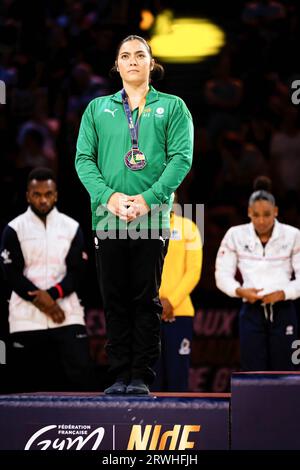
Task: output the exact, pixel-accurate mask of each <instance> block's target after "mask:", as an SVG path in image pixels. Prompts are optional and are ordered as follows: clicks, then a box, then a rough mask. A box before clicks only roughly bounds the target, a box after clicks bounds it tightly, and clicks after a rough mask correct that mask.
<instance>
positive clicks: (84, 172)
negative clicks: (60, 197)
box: [76, 36, 193, 394]
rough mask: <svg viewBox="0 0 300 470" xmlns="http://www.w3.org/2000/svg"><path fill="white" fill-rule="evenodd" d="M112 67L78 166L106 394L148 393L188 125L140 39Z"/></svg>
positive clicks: (189, 150) (83, 132)
mask: <svg viewBox="0 0 300 470" xmlns="http://www.w3.org/2000/svg"><path fill="white" fill-rule="evenodd" d="M114 68H115V70H116V71H117V72H119V73H120V76H121V78H122V82H123V89H122V90H121V91H119V92H117V93H115V94H113V95H110V96H105V97H100V98H96V99H94V100H93V101H91V102H90V103H89V105H88V107H87V109H86V110H85V112H84V114H83V117H82V121H81V126H80V131H79V135H78V141H77V153H76V170H77V173H78V176H79V178H80V180H81V181H82V183H83V185H84V186H85V187H86V189H87V191H88V192H89V194H90V198H91V207H92V223H93V230H95V248H96V261H97V270H98V275H99V282H100V289H101V293H102V298H103V305H104V311H105V317H106V329H107V338H108V342H107V353H108V360H109V365H110V371H111V373H112V376H113V378H114V383H113V385H112V386H110V387H108V388H107V389H106V390H105V393H107V394H124V393H127V394H148V393H149V389H148V386H147V384H149V383H151V381H152V380H153V377H154V373H153V370H152V366H153V365H154V363H155V362H156V360H157V358H158V355H159V350H160V339H159V338H160V315H161V311H162V308H161V305H160V302H159V297H158V289H159V286H160V281H161V272H162V267H163V260H164V256H165V254H166V251H167V242H168V240H166V238H165V237H166V233H168V230H169V224H170V220H169V219H170V218H169V215H170V210H171V207H172V201H173V192H174V191H175V190H176V189H177V188H178V186H179V185H180V183H181V182H182V180H183V179H184V177H185V176H186V174H187V173H188V171H189V170H190V167H191V163H192V154H193V124H192V118H191V114H190V112H189V110H188V109H187V107H186V105H185V103H184V102H183V101H182V100H181V99H180V98H178V97H177V96H174V95H169V94H165V93H161V92H158V91H156V90H155V89H154V88H153V87H152V86H151V85H150V84H149V82H150V76H151V74H152V73H153V72H157V70H159V71H161V70H162V67H161V66H159V65H158V64H156V63H155V61H154V59H153V57H152V52H151V48H150V46H149V45H148V43H147V42H146V41H145V40H144V39H143V38H141V37H139V36H129V37H127V38H125V39H124V40H123V41H122V42H121V44H120V46H119V48H118V50H117V56H116V62H115V67H114Z"/></svg>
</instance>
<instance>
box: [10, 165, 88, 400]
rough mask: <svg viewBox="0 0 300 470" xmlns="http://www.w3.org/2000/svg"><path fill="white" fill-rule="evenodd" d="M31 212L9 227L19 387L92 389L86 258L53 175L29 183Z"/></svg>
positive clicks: (44, 172)
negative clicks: (81, 292) (83, 295)
mask: <svg viewBox="0 0 300 470" xmlns="http://www.w3.org/2000/svg"><path fill="white" fill-rule="evenodd" d="M27 201H28V203H29V207H28V209H27V211H26V212H25V213H24V214H21V215H20V216H18V217H16V218H15V219H14V220H12V221H11V222H9V223H8V225H7V226H6V227H5V228H4V231H3V234H2V241H1V265H2V268H3V270H4V274H5V277H6V279H7V281H8V284H9V285H10V287H11V289H12V294H11V298H10V301H9V331H10V339H11V355H10V356H9V359H10V361H9V364H10V365H11V367H12V372H13V382H14V385H13V386H14V387H15V388H17V389H18V390H19V391H24V390H33V391H34V390H53V389H54V390H55V389H57V390H63V389H65V390H66V389H75V390H76V389H81V390H82V389H83V390H84V389H86V388H87V387H89V378H90V377H91V375H90V374H91V369H90V361H89V351H88V338H87V333H86V328H85V320H84V309H83V307H82V305H81V304H80V301H79V299H78V296H77V293H76V290H78V287H79V284H80V281H81V279H82V275H83V272H84V269H85V264H86V259H87V256H86V254H85V252H84V246H83V245H84V244H83V236H82V232H81V229H80V227H79V224H78V222H76V221H75V220H73V219H71V218H70V217H68V216H67V215H65V214H62V213H61V212H59V211H58V210H57V209H56V207H55V203H56V201H57V191H56V182H55V179H54V175H53V173H52V171H51V170H49V169H47V168H45V169H43V168H38V169H35V170H33V171H32V172H31V173H30V175H29V178H28V188H27Z"/></svg>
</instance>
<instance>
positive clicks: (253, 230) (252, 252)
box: [215, 178, 300, 371]
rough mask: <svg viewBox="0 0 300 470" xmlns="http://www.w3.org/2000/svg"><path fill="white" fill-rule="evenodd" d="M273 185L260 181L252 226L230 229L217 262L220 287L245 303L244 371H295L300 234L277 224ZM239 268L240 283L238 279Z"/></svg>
mask: <svg viewBox="0 0 300 470" xmlns="http://www.w3.org/2000/svg"><path fill="white" fill-rule="evenodd" d="M269 185H270V183H269V182H268V179H267V178H261V179H260V181H259V179H258V180H257V186H256V189H257V190H256V191H255V192H254V193H253V194H252V195H251V196H250V199H249V207H248V216H249V217H250V219H251V222H250V223H249V224H243V225H239V226H236V227H232V228H230V229H229V230H228V231H227V233H226V234H225V237H224V238H223V240H222V242H221V245H220V248H219V251H218V254H217V259H216V273H215V276H216V284H217V287H218V288H219V289H220V290H221V291H223V292H224V293H225V294H227V295H229V296H230V297H241V298H242V299H243V302H244V303H243V306H242V308H241V311H240V318H239V325H240V327H239V328H240V350H241V367H242V369H243V370H246V371H253V370H258V371H260V370H277V371H285V370H293V369H295V366H294V364H293V362H292V353H293V349H292V343H293V341H294V340H295V339H296V338H297V315H296V310H295V306H294V303H293V300H294V299H297V298H298V297H299V296H300V231H299V230H298V229H297V228H295V227H292V226H290V225H286V224H282V223H280V222H278V221H277V219H276V217H277V215H278V208H277V207H276V205H275V199H274V196H273V195H272V194H271V193H270V192H269ZM259 188H260V189H259ZM263 188H265V189H263ZM266 189H268V190H266ZM237 270H239V271H240V274H241V276H242V279H243V282H242V284H240V282H238V280H236V278H235V275H236V272H237Z"/></svg>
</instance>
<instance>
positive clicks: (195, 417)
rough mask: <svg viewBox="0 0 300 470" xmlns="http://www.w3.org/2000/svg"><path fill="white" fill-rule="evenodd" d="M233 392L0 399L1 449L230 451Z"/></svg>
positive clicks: (1, 397) (55, 395) (94, 394)
mask: <svg viewBox="0 0 300 470" xmlns="http://www.w3.org/2000/svg"><path fill="white" fill-rule="evenodd" d="M229 401H230V394H194V393H190V394H163V393H158V394H151V395H150V396H144V397H138V396H132V397H131V396H128V397H127V396H124V397H123V396H115V397H108V396H105V395H102V394H99V393H33V394H14V395H2V396H0V435H1V439H0V450H191V449H193V450H216V449H218V450H226V449H228V448H229V439H228V430H229Z"/></svg>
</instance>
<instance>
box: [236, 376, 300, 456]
mask: <svg viewBox="0 0 300 470" xmlns="http://www.w3.org/2000/svg"><path fill="white" fill-rule="evenodd" d="M231 394H232V396H231V434H232V449H234V450H249V449H251V450H300V373H299V372H251V373H250V372H248V373H242V372H241V373H235V374H233V376H232V380H231Z"/></svg>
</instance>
